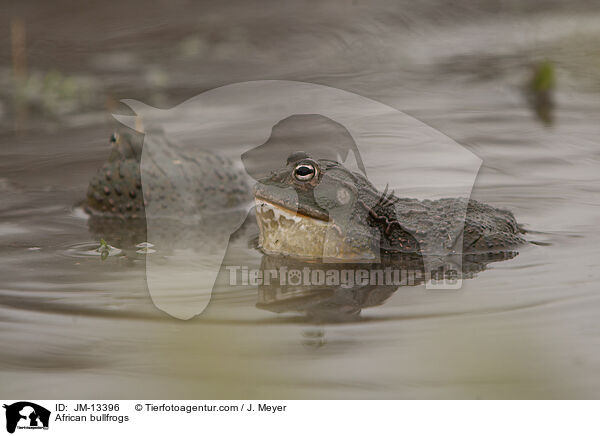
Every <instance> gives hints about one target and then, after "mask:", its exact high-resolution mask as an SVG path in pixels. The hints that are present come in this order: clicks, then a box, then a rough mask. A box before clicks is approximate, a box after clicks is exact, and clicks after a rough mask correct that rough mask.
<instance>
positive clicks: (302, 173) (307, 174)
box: [294, 163, 317, 182]
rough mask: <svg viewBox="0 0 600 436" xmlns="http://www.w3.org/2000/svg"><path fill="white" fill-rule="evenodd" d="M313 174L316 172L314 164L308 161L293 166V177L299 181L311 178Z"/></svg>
mask: <svg viewBox="0 0 600 436" xmlns="http://www.w3.org/2000/svg"><path fill="white" fill-rule="evenodd" d="M315 174H317V170H316V169H315V166H314V165H313V164H310V163H301V164H299V165H296V168H294V177H295V178H296V180H300V181H301V182H307V181H309V180H312V178H313V177H315Z"/></svg>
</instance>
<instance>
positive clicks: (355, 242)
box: [255, 152, 525, 261]
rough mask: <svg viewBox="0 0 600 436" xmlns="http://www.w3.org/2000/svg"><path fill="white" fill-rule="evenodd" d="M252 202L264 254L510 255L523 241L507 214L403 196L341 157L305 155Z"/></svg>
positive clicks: (473, 204) (347, 257)
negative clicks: (383, 189)
mask: <svg viewBox="0 0 600 436" xmlns="http://www.w3.org/2000/svg"><path fill="white" fill-rule="evenodd" d="M255 200H256V205H257V213H256V216H257V221H258V225H259V228H260V239H259V245H260V247H261V248H262V250H263V251H264V252H266V253H267V254H276V255H285V256H291V257H295V258H300V259H329V260H336V259H337V260H343V261H354V260H364V259H371V258H373V259H374V258H376V257H377V254H379V255H394V254H401V253H421V254H428V255H434V256H444V255H454V254H461V253H462V254H469V253H498V252H508V251H512V250H514V249H515V248H517V247H518V246H520V245H521V244H523V243H525V239H524V238H523V237H522V236H521V235H520V233H521V230H520V229H519V227H518V225H517V222H516V220H515V218H514V216H513V214H512V213H511V212H509V211H506V210H502V209H497V208H495V207H492V206H489V205H486V204H483V203H480V202H477V201H474V200H468V199H465V198H444V199H439V200H423V201H420V200H417V199H411V198H398V197H396V196H394V195H393V193H388V192H383V193H381V192H379V191H378V190H377V189H376V188H375V187H374V186H373V185H372V184H371V183H370V182H369V181H368V180H367V179H366V177H365V176H363V175H362V174H360V173H356V172H352V171H350V170H348V169H346V168H345V167H344V166H343V165H341V164H340V163H338V162H335V161H331V160H314V159H311V157H310V156H308V155H307V154H306V153H304V152H296V153H293V154H292V155H290V157H289V158H288V161H287V165H286V166H285V167H283V168H281V169H279V170H277V171H274V172H273V173H272V174H271V175H270V176H269V177H266V178H264V179H262V180H261V181H260V182H259V183H258V184H257V185H256V187H255ZM465 211H466V215H465ZM461 239H462V246H461V244H460V241H461Z"/></svg>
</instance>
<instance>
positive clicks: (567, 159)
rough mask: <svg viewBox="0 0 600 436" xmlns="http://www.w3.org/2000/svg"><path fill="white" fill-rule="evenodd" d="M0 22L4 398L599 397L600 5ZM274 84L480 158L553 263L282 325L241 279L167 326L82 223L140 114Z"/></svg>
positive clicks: (484, 196)
mask: <svg viewBox="0 0 600 436" xmlns="http://www.w3.org/2000/svg"><path fill="white" fill-rule="evenodd" d="M0 20H1V21H0V22H2V23H3V25H2V26H0V32H2V33H3V37H2V38H0V347H1V349H2V353H0V386H1V387H0V396H3V397H13V398H24V397H32V398H49V397H52V398H78V397H86V398H136V397H167V398H182V397H185V398H597V397H598V393H599V392H600V378H599V377H598V374H599V373H600V372H599V370H600V347H599V346H600V326H599V324H598V319H599V315H600V297H599V296H598V294H597V289H598V286H597V283H598V278H600V277H599V276H600V273H599V272H598V268H597V265H598V259H599V256H598V254H599V253H598V248H597V247H598V246H599V243H600V235H599V234H598V228H597V223H598V218H599V217H600V195H599V193H600V189H599V183H598V182H599V176H598V174H600V172H599V171H598V167H599V166H600V144H599V143H598V138H600V123H598V114H599V109H600V98H599V96H600V2H598V1H593V0H581V1H577V0H571V1H554V0H552V1H542V0H539V1H538V0H527V1H517V0H485V1H481V2H474V1H467V0H457V1H452V2H448V1H441V0H439V1H436V0H424V1H419V2H410V1H368V2H367V1H362V0H343V1H341V0H339V1H338V0H334V1H324V2H319V1H312V0H310V1H294V2H278V1H261V2H260V3H252V4H250V3H248V2H242V1H231V2H228V1H225V2H218V3H216V2H204V1H199V2H191V1H181V0H169V1H155V2H152V3H148V2H136V1H133V2H127V3H123V2H110V1H91V2H86V3H85V4H84V3H82V2H75V1H66V0H56V1H53V2H36V1H27V0H25V1H18V2H17V1H10V0H5V1H3V2H2V3H1V4H0ZM258 79H289V80H298V81H307V82H313V83H318V84H323V85H328V86H331V87H336V88H341V89H344V90H347V91H351V92H354V93H357V94H360V95H363V96H366V97H369V98H371V99H374V100H377V101H380V102H383V103H385V104H388V105H390V106H392V107H395V108H397V109H399V110H401V111H403V112H405V113H408V114H409V115H411V116H413V117H415V118H417V119H419V120H421V121H423V122H425V123H426V124H428V125H429V126H431V127H433V128H435V129H437V130H439V131H441V132H442V133H444V134H446V135H448V136H450V137H451V138H453V139H454V140H456V141H457V142H458V143H459V144H462V145H464V146H465V147H467V148H468V149H469V150H471V151H472V152H473V153H475V154H476V155H478V156H479V157H480V158H482V159H483V167H482V169H481V171H480V174H479V177H478V180H477V184H476V186H475V187H474V190H473V197H474V198H476V199H478V200H482V201H485V202H488V203H491V204H493V205H495V206H499V207H505V208H508V209H510V210H512V211H514V213H515V216H516V217H517V219H518V220H519V221H520V222H522V223H523V224H524V225H525V227H526V228H527V229H529V230H530V233H529V235H528V237H529V239H530V240H535V241H536V242H538V245H532V246H529V247H526V248H524V249H523V250H522V252H521V253H520V254H519V256H517V257H516V258H514V259H512V260H509V261H507V262H503V263H499V264H497V266H493V267H490V268H488V270H486V271H483V272H481V273H480V274H479V276H478V277H476V278H474V279H472V280H468V281H465V283H464V285H463V288H462V289H461V290H459V291H439V292H434V291H425V290H424V288H423V287H422V286H415V287H408V288H405V289H404V288H403V289H399V290H396V291H395V292H393V293H391V295H390V296H387V298H385V299H382V300H381V301H379V300H378V302H377V304H367V303H365V302H358V303H357V302H356V301H352V302H351V303H347V304H351V305H355V306H357V307H358V309H359V312H360V316H359V317H355V318H352V320H351V321H348V320H346V319H345V318H343V320H344V322H341V321H340V319H339V318H338V317H335V316H333V317H332V318H331V319H330V318H328V317H318V320H316V319H314V317H311V316H310V313H309V312H310V311H307V309H306V308H307V307H310V305H308V306H307V305H306V301H305V300H304V301H303V303H302V304H299V305H294V304H291V305H289V306H286V308H285V310H278V311H270V310H268V309H267V310H265V308H264V307H263V306H261V305H260V304H259V305H258V307H257V302H259V301H260V300H261V298H262V297H264V296H261V294H260V290H259V289H256V288H252V287H247V288H244V289H240V288H239V287H238V288H229V287H228V286H227V285H226V283H225V282H226V280H225V279H226V278H227V277H225V278H224V279H223V281H222V282H221V285H220V286H221V287H220V288H219V289H218V290H217V291H216V292H215V295H214V297H213V301H212V302H211V305H210V307H209V310H207V311H206V313H204V314H203V315H202V316H200V317H198V318H195V319H193V320H191V321H187V322H181V321H177V320H174V319H171V318H169V317H168V316H167V315H165V314H163V313H162V312H159V311H158V310H157V309H156V308H155V307H154V306H153V305H152V304H151V302H150V301H149V299H148V293H147V290H146V285H145V280H144V270H143V256H140V259H137V260H133V261H132V260H131V259H128V260H123V258H122V257H119V256H110V257H109V258H108V259H106V260H104V261H103V260H101V259H100V258H99V256H95V255H90V252H92V251H93V250H92V248H93V247H96V246H97V245H98V244H99V241H98V238H97V236H96V235H94V234H92V233H91V232H90V231H89V230H88V226H87V218H86V217H85V216H84V215H83V213H82V212H81V211H80V210H79V209H78V208H77V207H76V205H77V203H78V202H79V201H81V200H82V199H83V198H84V197H85V192H86V189H87V183H88V182H89V180H90V178H91V176H92V175H93V174H94V173H95V171H96V170H97V168H99V167H100V166H101V165H102V163H103V162H104V161H105V160H106V159H107V157H108V154H109V152H110V147H109V146H108V138H109V136H110V134H111V132H112V131H113V130H115V128H116V127H117V123H116V121H115V120H114V119H113V118H112V117H111V115H110V114H111V113H115V112H121V113H128V112H127V109H126V108H125V107H123V106H121V104H120V103H119V101H120V100H121V99H124V98H131V99H138V100H141V101H143V102H145V103H147V104H150V105H153V106H156V107H159V108H163V109H167V108H170V107H172V106H174V105H177V104H179V103H181V102H183V101H185V100H187V99H188V98H191V97H193V96H195V95H197V94H199V93H201V92H202V91H205V90H208V89H212V88H214V87H218V86H222V85H226V84H229V83H235V82H240V81H248V80H258ZM384 160H385V157H384V156H382V162H383V161H384ZM246 242H247V241H242V242H241V243H240V244H239V247H243V248H240V250H242V254H239V256H242V257H244V259H245V260H248V259H250V261H251V262H254V263H255V264H257V265H258V264H260V254H259V253H257V252H256V250H252V249H251V248H248V246H247V243H246ZM232 246H233V245H232ZM232 246H230V248H231V247H232ZM244 250H245V251H244ZM232 256H233V257H235V255H234V254H232ZM263 302H264V301H263ZM292 303H293V302H292ZM333 306H334V308H335V307H338V305H333ZM341 306H344V305H341ZM344 307H345V306H344ZM344 307H342V309H340V310H346V309H344ZM353 307H354V306H353ZM355 309H356V307H355ZM360 309H364V310H362V311H361V310H360ZM334 311H335V310H334Z"/></svg>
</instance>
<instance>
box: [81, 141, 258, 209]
mask: <svg viewBox="0 0 600 436" xmlns="http://www.w3.org/2000/svg"><path fill="white" fill-rule="evenodd" d="M149 141H150V143H149ZM144 142H145V143H144ZM110 143H111V146H112V149H111V154H110V156H109V158H108V161H107V162H106V163H105V164H104V165H103V166H102V168H101V169H100V170H99V171H98V172H97V174H96V175H95V176H94V177H93V178H92V180H91V181H90V184H89V187H88V191H87V200H86V202H85V210H86V211H87V212H88V213H90V214H92V215H98V214H100V215H105V216H109V217H120V218H132V219H135V218H143V217H144V212H145V209H146V208H147V207H148V206H149V205H150V204H151V203H152V207H153V210H156V211H160V210H161V209H164V210H169V209H170V208H172V207H173V206H174V205H175V204H182V203H185V204H187V205H189V206H191V208H192V212H199V213H202V212H206V211H207V210H210V211H215V212H216V211H219V210H220V209H227V208H231V207H235V206H236V205H238V204H239V203H241V202H242V201H243V200H244V198H246V197H247V196H248V193H249V192H250V187H249V186H248V184H247V182H246V180H245V179H244V178H243V177H241V173H240V170H239V169H237V168H235V166H234V164H233V162H232V161H231V160H229V159H227V158H225V157H223V156H221V155H219V154H216V153H211V152H208V151H205V150H197V151H195V152H194V154H193V156H192V155H190V154H186V153H185V152H183V151H182V150H181V149H180V148H179V147H177V146H176V145H174V144H173V143H171V142H170V141H168V140H167V139H166V137H165V135H164V134H162V133H161V132H151V134H149V135H148V134H147V135H146V136H145V138H144V136H142V135H134V134H131V133H128V132H125V133H113V135H112V136H111V138H110ZM142 143H144V145H143V147H144V150H145V152H144V159H143V161H142ZM142 169H143V171H142ZM142 175H143V191H142ZM186 196H187V197H186ZM188 212H189V210H188Z"/></svg>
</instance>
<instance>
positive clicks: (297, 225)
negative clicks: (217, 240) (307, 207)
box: [255, 196, 373, 261]
mask: <svg viewBox="0 0 600 436" xmlns="http://www.w3.org/2000/svg"><path fill="white" fill-rule="evenodd" d="M255 201H256V220H257V223H258V227H259V230H260V235H259V247H260V248H261V250H262V251H263V252H265V253H266V254H269V255H283V256H290V257H294V258H299V259H305V260H315V259H322V260H328V261H356V260H358V259H365V258H372V256H373V253H365V252H364V250H360V249H357V248H356V247H353V244H352V243H351V241H349V240H347V239H346V238H345V237H344V234H343V231H342V230H341V229H340V228H339V227H338V226H337V225H336V224H335V222H333V221H332V220H325V219H321V218H315V217H311V216H308V215H305V214H303V213H301V212H297V211H293V210H291V209H288V208H287V207H285V206H282V205H280V204H276V203H274V202H272V201H269V200H266V199H263V198H261V197H258V196H257V197H255Z"/></svg>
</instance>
